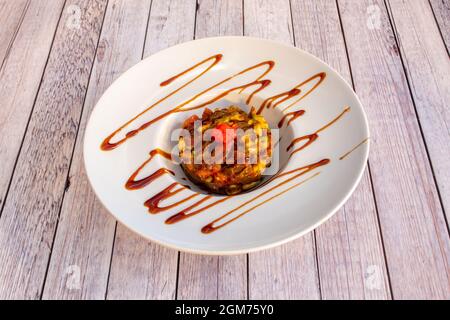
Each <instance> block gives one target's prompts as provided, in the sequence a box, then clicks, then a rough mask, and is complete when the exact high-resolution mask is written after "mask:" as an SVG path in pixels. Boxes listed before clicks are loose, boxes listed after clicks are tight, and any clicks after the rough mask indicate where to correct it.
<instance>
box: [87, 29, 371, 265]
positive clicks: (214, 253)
mask: <svg viewBox="0 0 450 320" xmlns="http://www.w3.org/2000/svg"><path fill="white" fill-rule="evenodd" d="M219 39H224V40H234V39H239V40H245V39H250V40H253V41H260V42H266V43H268V44H270V45H275V46H279V47H283V48H285V49H287V50H292V49H295V50H298V51H299V52H300V53H302V54H304V55H306V56H308V57H309V58H311V59H312V60H315V61H316V62H319V63H322V64H324V65H325V66H327V67H328V68H329V69H330V70H331V71H332V72H333V73H334V75H335V76H337V77H338V79H339V80H340V81H341V82H343V83H344V85H345V86H346V87H347V88H348V89H349V90H350V92H352V94H353V96H354V98H355V100H356V101H357V103H358V104H359V107H360V109H361V113H362V116H363V119H364V121H363V122H364V127H365V131H366V132H367V137H368V138H367V141H366V143H365V144H366V146H367V147H366V148H365V152H364V156H363V158H364V161H363V165H361V166H360V168H359V172H358V175H357V178H356V179H355V180H354V182H353V184H352V186H351V188H350V189H349V191H348V192H347V193H346V195H345V197H343V198H342V199H341V201H339V202H338V203H337V204H336V205H335V206H334V207H333V209H332V210H330V211H329V212H328V213H327V214H326V215H324V217H323V218H321V219H319V220H318V221H317V222H316V223H314V224H312V225H311V226H309V227H308V228H305V229H304V230H302V231H299V232H295V233H294V234H292V235H290V236H288V237H285V238H283V239H280V240H277V241H272V242H270V243H267V244H263V245H259V246H251V247H250V248H243V249H233V250H203V249H193V248H188V247H183V246H178V245H175V244H171V243H167V242H163V241H161V240H158V239H154V238H152V237H150V236H149V235H147V234H143V233H142V232H139V231H138V230H134V229H133V228H131V227H130V226H128V225H127V224H126V223H125V222H123V221H122V219H120V218H119V217H118V216H116V215H115V214H114V213H113V212H111V211H110V210H109V209H108V208H107V206H106V204H105V203H104V202H103V200H102V199H101V198H100V196H99V195H98V194H97V191H96V190H95V188H94V185H93V183H92V180H91V177H90V176H89V173H88V170H87V167H86V157H87V151H86V143H85V141H86V136H87V133H88V131H89V130H88V129H89V126H90V125H91V120H92V114H93V113H94V112H95V110H96V108H97V105H98V104H99V102H100V101H101V100H102V98H103V96H104V94H105V93H106V92H107V91H108V89H109V88H110V87H111V86H112V85H113V84H114V83H115V82H116V81H118V80H119V79H120V78H121V77H123V75H124V74H125V73H128V72H129V71H131V70H132V69H134V68H137V67H138V66H139V65H140V64H141V63H143V62H144V61H145V60H147V59H150V58H151V57H153V56H155V55H158V54H163V53H164V52H165V51H166V50H168V49H174V48H176V47H181V46H183V45H185V44H187V43H192V42H204V41H208V40H219ZM370 144H371V138H370V129H369V121H368V117H367V114H366V112H365V109H364V106H363V104H362V102H361V100H360V99H359V97H358V95H357V94H356V92H355V90H354V88H353V87H352V85H350V84H349V83H348V82H347V81H346V80H345V79H344V78H343V76H342V75H341V74H340V73H339V72H338V71H336V70H335V69H334V68H333V67H331V66H330V65H329V64H328V63H326V62H325V61H323V60H322V59H320V58H319V57H316V56H315V55H313V54H311V53H309V52H307V51H305V50H303V49H301V48H298V47H296V46H294V45H289V44H286V43H283V42H280V41H276V40H271V39H264V38H259V37H250V36H218V37H205V38H201V39H194V40H189V41H185V42H182V43H178V44H176V45H173V46H170V47H167V48H164V49H162V50H159V51H157V52H154V53H153V54H151V55H149V56H147V57H145V58H144V59H141V60H140V61H138V62H137V63H135V64H134V65H132V66H131V67H129V68H128V69H126V70H125V71H123V72H121V73H120V75H119V76H118V77H117V78H116V79H115V80H114V81H112V82H111V83H110V84H109V85H108V87H107V88H106V89H105V90H104V91H103V93H102V94H101V96H100V97H99V98H98V100H97V101H96V103H95V106H94V107H93V109H92V111H91V113H90V114H89V117H88V121H87V123H86V128H85V132H84V134H83V168H84V171H85V173H86V176H87V178H88V181H89V185H90V188H91V189H92V191H93V192H94V194H95V197H96V200H97V201H99V202H100V203H101V205H102V207H103V208H104V209H105V211H106V212H108V213H109V214H110V215H111V216H112V217H113V218H114V219H115V220H116V223H117V222H119V223H121V224H122V225H123V226H124V227H126V228H127V229H128V230H130V231H132V232H133V233H135V234H137V235H139V236H140V237H143V238H144V239H146V240H148V241H151V242H153V243H156V244H158V245H161V246H163V247H165V248H169V249H174V250H177V251H181V252H187V253H192V254H198V255H208V256H228V255H240V254H247V253H253V252H258V251H261V250H266V249H270V248H274V247H277V246H280V245H283V244H285V243H287V242H290V241H293V240H295V239H298V238H300V237H302V236H304V235H305V234H307V233H309V232H311V231H313V230H314V229H316V228H317V227H319V226H320V225H322V224H323V223H325V222H326V221H327V220H329V219H330V218H331V217H332V216H333V215H334V214H335V213H336V212H337V211H338V210H339V209H340V208H341V207H342V206H343V205H344V204H345V203H346V202H347V201H348V199H349V198H350V196H351V195H352V194H353V193H354V192H355V190H356V188H357V187H358V185H359V183H360V182H361V179H362V176H363V174H364V171H365V170H366V167H367V162H368V158H369V152H370Z"/></svg>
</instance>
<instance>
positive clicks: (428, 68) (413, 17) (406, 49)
mask: <svg viewBox="0 0 450 320" xmlns="http://www.w3.org/2000/svg"><path fill="white" fill-rule="evenodd" d="M388 4H389V6H388V8H389V9H390V14H391V16H392V19H393V26H394V32H395V34H396V36H397V39H398V43H399V46H400V53H401V55H402V57H403V62H404V66H405V71H406V75H407V78H408V81H409V83H410V89H411V92H412V95H413V98H414V102H415V107H416V111H417V113H418V116H419V121H420V124H421V127H422V132H423V135H424V138H425V142H426V145H427V149H428V152H429V156H430V159H431V164H432V166H433V169H434V176H435V179H436V181H437V185H438V188H439V191H440V195H441V199H442V203H443V207H444V210H445V212H446V214H447V221H450V158H449V154H450V106H449V103H450V59H449V56H448V54H447V50H446V48H445V45H444V43H443V42H442V41H441V35H440V33H439V30H438V28H437V26H436V25H435V24H433V23H430V21H433V12H432V11H431V7H430V5H429V3H428V1H425V0H418V1H409V2H403V1H397V0H395V1H389V2H388ZM449 12H450V11H449ZM448 18H449V19H450V16H449V17H448Z"/></svg>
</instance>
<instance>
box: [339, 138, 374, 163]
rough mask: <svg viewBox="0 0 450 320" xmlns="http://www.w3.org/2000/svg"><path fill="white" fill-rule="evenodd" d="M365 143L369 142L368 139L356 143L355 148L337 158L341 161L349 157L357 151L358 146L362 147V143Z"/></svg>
mask: <svg viewBox="0 0 450 320" xmlns="http://www.w3.org/2000/svg"><path fill="white" fill-rule="evenodd" d="M367 141H369V137H367V138H365V139H364V140H363V141H361V142H360V143H358V144H357V145H356V146H354V147H353V148H351V149H350V150H349V151H347V152H346V153H344V154H343V155H342V156H340V157H339V160H343V159H345V158H347V156H348V155H350V154H351V153H352V152H353V151H355V150H356V149H358V148H359V147H360V146H362V145H363V144H364V143H366V142H367Z"/></svg>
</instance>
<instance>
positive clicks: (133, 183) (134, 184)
mask: <svg viewBox="0 0 450 320" xmlns="http://www.w3.org/2000/svg"><path fill="white" fill-rule="evenodd" d="M149 155H150V157H149V158H148V159H147V160H145V161H144V163H142V164H141V165H140V166H139V168H137V169H136V171H135V172H134V173H133V174H132V175H131V176H130V177H129V178H128V180H127V182H126V183H125V188H126V189H128V190H136V189H141V188H143V187H145V186H146V185H148V184H149V183H151V182H152V181H153V180H155V179H158V178H159V177H161V176H162V175H164V174H166V173H170V174H171V175H175V174H174V173H173V171H171V170H169V169H166V168H160V169H158V170H156V171H155V172H153V173H152V174H151V175H149V176H147V177H145V178H142V179H139V180H136V177H137V175H138V174H139V172H141V170H142V169H144V168H145V166H146V165H147V164H148V163H149V162H150V161H152V160H153V158H154V157H155V156H156V155H160V156H162V157H164V158H166V159H168V160H172V156H171V154H170V153H168V152H166V151H164V150H161V149H154V150H152V151H150V153H149Z"/></svg>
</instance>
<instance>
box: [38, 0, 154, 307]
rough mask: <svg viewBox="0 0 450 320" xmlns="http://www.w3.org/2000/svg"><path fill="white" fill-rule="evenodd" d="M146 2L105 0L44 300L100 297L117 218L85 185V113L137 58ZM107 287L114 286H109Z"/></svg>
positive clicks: (90, 109)
mask: <svg viewBox="0 0 450 320" xmlns="http://www.w3.org/2000/svg"><path fill="white" fill-rule="evenodd" d="M150 3H151V1H150V0H139V1H133V2H131V3H130V2H129V1H125V0H110V1H109V3H108V7H107V11H106V14H105V20H104V23H103V27H102V34H101V36H100V41H99V44H98V48H97V52H96V59H95V61H94V66H93V68H92V73H91V80H90V82H89V87H88V91H87V94H86V100H85V103H84V108H83V116H82V119H81V122H80V129H79V131H78V136H77V142H76V145H75V151H74V156H73V160H72V165H71V168H70V172H69V181H70V184H68V185H67V187H66V190H65V194H64V201H63V205H62V209H61V214H60V218H59V224H58V229H57V233H56V237H55V242H54V246H53V251H52V255H51V260H50V265H49V270H48V276H47V280H46V283H45V287H44V294H43V298H44V299H104V298H105V295H106V288H107V282H108V274H109V269H110V261H111V252H112V248H113V241H114V231H115V226H116V221H115V220H114V218H113V217H112V216H111V215H110V214H109V213H108V212H107V211H106V209H104V208H103V206H102V205H101V203H100V201H99V200H97V198H96V196H95V194H94V192H93V190H92V188H91V187H90V185H89V182H88V179H87V177H86V172H85V169H84V164H83V137H84V133H85V128H86V124H87V121H88V118H89V115H90V114H91V111H92V109H93V108H94V106H95V103H96V102H97V101H98V99H99V98H100V96H101V95H102V94H103V92H104V91H105V90H106V89H107V88H108V86H109V85H110V84H111V83H112V82H113V81H114V80H115V79H116V78H117V77H118V76H119V75H120V74H121V73H122V72H124V71H125V70H127V69H128V68H130V67H131V66H132V65H134V64H135V63H137V62H139V61H140V59H141V57H142V49H143V46H144V38H145V32H146V26H147V19H148V13H149V9H150ZM129 270H132V268H131V267H130V268H129ZM114 271H117V268H115V269H114ZM74 272H77V273H76V274H74ZM127 274H128V273H127ZM155 276H159V274H155ZM130 279H131V277H130ZM74 281H76V282H77V283H73V282H74ZM112 288H113V289H115V288H116V287H115V286H114V285H113V286H112ZM124 296H125V294H124Z"/></svg>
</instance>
